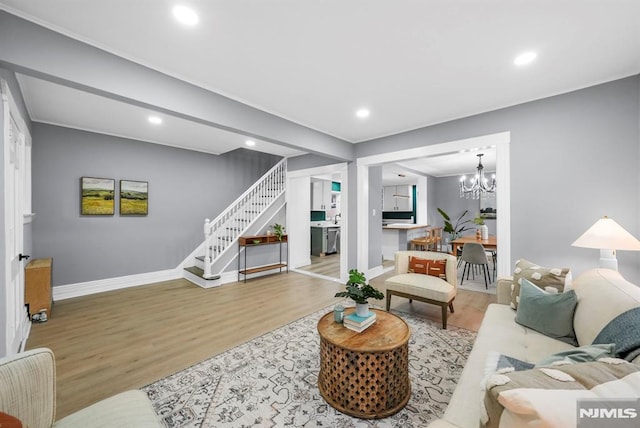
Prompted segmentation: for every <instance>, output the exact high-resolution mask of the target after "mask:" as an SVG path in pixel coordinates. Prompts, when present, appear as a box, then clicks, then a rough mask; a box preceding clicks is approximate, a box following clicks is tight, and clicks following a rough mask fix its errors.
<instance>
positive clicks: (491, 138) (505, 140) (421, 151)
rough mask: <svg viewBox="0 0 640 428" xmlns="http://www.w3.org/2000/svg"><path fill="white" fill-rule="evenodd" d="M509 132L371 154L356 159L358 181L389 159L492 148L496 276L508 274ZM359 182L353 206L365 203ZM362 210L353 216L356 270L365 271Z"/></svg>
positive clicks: (365, 217) (366, 227)
mask: <svg viewBox="0 0 640 428" xmlns="http://www.w3.org/2000/svg"><path fill="white" fill-rule="evenodd" d="M510 141H511V135H510V133H509V132H502V133H498V134H491V135H485V136H480V137H473V138H468V139H464V140H457V141H450V142H446V143H441V144H434V145H430V146H424V147H417V148H413V149H407V150H400V151H397V152H389V153H384V154H380V155H372V156H367V157H363V158H358V159H357V180H358V183H368V182H369V167H371V166H376V165H382V164H385V163H389V162H401V161H403V160H409V159H415V158H423V157H434V156H438V155H442V154H448V153H456V152H460V151H463V150H466V151H468V150H474V149H477V148H479V147H495V150H496V180H497V182H498V183H500V184H499V185H500V197H499V198H498V200H497V211H498V213H499V215H498V216H497V222H496V229H497V237H498V238H497V239H498V247H499V248H500V256H499V257H498V266H497V275H498V276H505V275H509V269H510V266H511V215H510V209H509V207H510V193H511V192H510V169H509V153H510V152H509V143H510ZM363 189H365V188H364V187H363V186H360V185H359V192H358V195H357V198H358V201H357V205H358V206H359V207H366V206H369V192H367V191H363ZM367 214H368V213H367V212H366V211H364V210H359V211H358V219H357V236H358V238H357V245H358V251H357V255H358V260H357V266H358V269H359V270H362V271H364V272H369V271H371V269H369V268H368V267H369V251H368V248H369V217H368V215H367Z"/></svg>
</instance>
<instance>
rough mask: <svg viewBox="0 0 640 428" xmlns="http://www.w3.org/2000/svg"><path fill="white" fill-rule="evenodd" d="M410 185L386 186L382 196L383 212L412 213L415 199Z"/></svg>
mask: <svg viewBox="0 0 640 428" xmlns="http://www.w3.org/2000/svg"><path fill="white" fill-rule="evenodd" d="M411 190H412V189H411V186H410V185H403V186H385V187H384V189H383V196H382V210H383V211H412V210H413V198H412V196H411V195H412V193H413V192H412V191H411Z"/></svg>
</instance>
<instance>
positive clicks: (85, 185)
mask: <svg viewBox="0 0 640 428" xmlns="http://www.w3.org/2000/svg"><path fill="white" fill-rule="evenodd" d="M115 187H116V181H115V180H113V179H111V178H94V177H82V178H80V191H81V198H80V200H81V202H80V214H82V215H113V214H115V201H114V195H115Z"/></svg>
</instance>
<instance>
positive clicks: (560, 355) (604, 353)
mask: <svg viewBox="0 0 640 428" xmlns="http://www.w3.org/2000/svg"><path fill="white" fill-rule="evenodd" d="M615 347H616V345H615V343H607V344H599V345H587V346H581V347H579V348H574V349H569V350H568V351H562V352H556V353H555V354H551V355H549V356H548V357H547V358H545V359H544V360H542V361H540V362H539V363H538V364H536V367H542V366H550V365H552V364H553V363H556V362H558V361H562V362H563V363H567V364H574V363H586V362H589V361H597V360H598V359H599V358H605V357H615V356H616V355H615Z"/></svg>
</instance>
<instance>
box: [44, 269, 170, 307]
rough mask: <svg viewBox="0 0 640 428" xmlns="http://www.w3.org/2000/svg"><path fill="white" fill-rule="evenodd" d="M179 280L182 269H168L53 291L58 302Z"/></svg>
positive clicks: (88, 282)
mask: <svg viewBox="0 0 640 428" xmlns="http://www.w3.org/2000/svg"><path fill="white" fill-rule="evenodd" d="M178 278H182V269H168V270H162V271H157V272H148V273H141V274H137V275H129V276H121V277H117V278H107V279H99V280H96V281H87V282H78V283H75V284H66V285H58V286H57V287H53V289H52V291H53V300H54V301H58V300H64V299H71V298H73V297H80V296H88V295H90V294H95V293H102V292H105V291H113V290H119V289H121V288H129V287H137V286H140V285H146V284H151V283H154V282H161V281H169V280H172V279H178Z"/></svg>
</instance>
